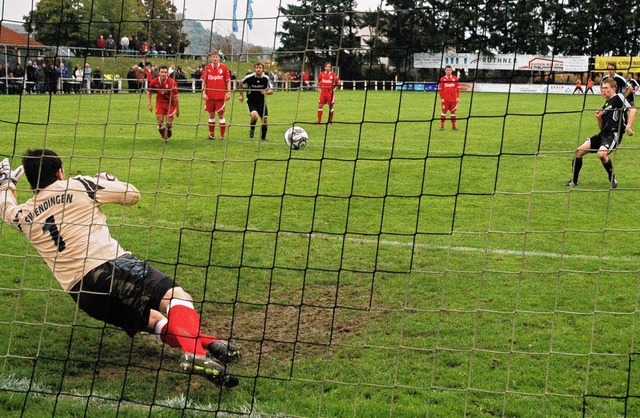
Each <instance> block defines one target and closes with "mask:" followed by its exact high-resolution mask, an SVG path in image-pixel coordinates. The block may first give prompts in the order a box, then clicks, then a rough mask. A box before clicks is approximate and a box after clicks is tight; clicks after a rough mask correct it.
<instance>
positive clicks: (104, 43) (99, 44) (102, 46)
mask: <svg viewBox="0 0 640 418" xmlns="http://www.w3.org/2000/svg"><path fill="white" fill-rule="evenodd" d="M96 46H97V47H98V48H100V50H101V51H100V55H101V56H103V57H104V49H105V48H106V47H107V40H106V39H104V36H103V35H100V37H99V38H98V42H96Z"/></svg>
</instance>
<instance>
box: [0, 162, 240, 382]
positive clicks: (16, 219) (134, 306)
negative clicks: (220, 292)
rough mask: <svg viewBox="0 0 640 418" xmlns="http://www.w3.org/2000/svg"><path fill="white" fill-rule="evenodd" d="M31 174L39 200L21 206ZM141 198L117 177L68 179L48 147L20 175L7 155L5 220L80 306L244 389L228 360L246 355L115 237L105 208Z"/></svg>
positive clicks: (3, 167) (1, 195)
mask: <svg viewBox="0 0 640 418" xmlns="http://www.w3.org/2000/svg"><path fill="white" fill-rule="evenodd" d="M23 175H24V176H26V178H27V180H28V182H29V184H30V186H31V189H32V191H33V193H34V195H33V196H32V197H31V198H29V199H28V200H27V201H26V202H24V203H23V204H18V202H17V192H16V184H17V183H18V181H19V180H20V178H21V177H22V176H23ZM140 197H141V196H140V192H139V191H138V189H137V188H136V187H135V186H133V185H132V184H129V183H126V182H123V181H120V180H118V179H117V178H116V177H115V176H113V175H112V174H109V173H98V174H96V175H95V176H75V177H72V178H69V179H67V178H66V176H65V171H64V168H63V166H62V159H61V158H60V157H59V156H58V155H57V154H56V153H55V152H53V151H51V150H47V149H36V150H28V151H27V152H26V153H25V155H24V157H23V158H22V165H21V166H20V167H18V168H16V169H15V170H12V169H11V166H10V164H9V160H8V159H6V158H5V159H4V160H2V162H1V163H0V216H2V219H3V221H4V222H5V223H7V224H8V225H10V226H12V227H13V228H15V229H17V230H19V231H20V232H22V234H24V235H25V236H26V238H27V239H28V240H29V242H30V243H31V244H32V245H33V246H34V247H35V249H36V250H37V251H38V253H39V254H40V255H41V256H42V258H43V259H44V261H45V262H46V263H47V265H48V266H49V268H50V269H51V272H52V273H53V275H54V276H55V278H56V279H57V280H58V282H59V283H60V286H62V288H63V289H64V290H65V291H66V292H68V293H69V295H70V296H71V297H72V298H73V300H74V301H75V302H76V303H77V304H78V307H79V308H80V309H82V310H83V311H85V312H86V313H87V314H88V315H90V316H91V317H93V318H95V319H97V320H99V321H104V322H105V323H108V324H112V325H115V326H116V327H119V328H122V329H123V330H124V331H126V333H127V334H128V335H129V336H130V337H133V336H134V335H135V334H136V333H138V332H139V331H145V330H146V331H149V332H150V333H153V334H155V335H156V337H157V338H158V339H159V340H160V341H162V342H163V343H165V344H167V345H169V346H171V347H176V348H179V349H181V350H182V352H183V354H182V355H181V356H180V359H179V363H180V367H181V368H182V370H183V371H185V372H187V373H195V374H200V375H203V376H205V377H206V378H208V379H209V380H211V381H213V382H214V383H216V384H218V385H222V386H227V387H233V386H236V385H237V384H238V383H239V381H238V378H237V377H236V376H235V375H233V374H231V373H229V372H228V371H227V363H229V362H230V361H233V360H236V359H238V358H239V356H240V350H239V349H238V348H237V347H236V346H234V345H233V344H232V343H230V342H229V341H226V340H221V339H218V338H216V337H214V336H211V335H206V334H204V333H202V331H201V329H200V316H199V315H198V312H197V311H196V310H195V309H194V305H193V301H192V299H191V296H190V295H189V294H188V293H187V292H186V291H184V290H183V289H182V288H181V287H180V286H179V285H178V284H177V283H175V282H174V280H173V279H172V278H170V277H169V276H167V275H166V274H164V273H162V272H161V271H159V270H157V269H156V268H154V267H152V266H150V265H148V264H147V263H146V262H144V261H142V260H139V259H138V258H136V257H134V256H133V255H131V254H130V253H129V252H128V251H126V250H124V249H123V248H122V247H121V246H120V244H119V243H118V241H116V240H115V239H114V238H113V237H112V236H111V234H110V232H109V227H108V226H107V218H106V215H105V214H104V212H103V211H102V210H101V205H103V204H118V205H124V206H129V205H135V204H136V203H138V202H139V200H140ZM3 240H4V239H3ZM165 314H166V316H165Z"/></svg>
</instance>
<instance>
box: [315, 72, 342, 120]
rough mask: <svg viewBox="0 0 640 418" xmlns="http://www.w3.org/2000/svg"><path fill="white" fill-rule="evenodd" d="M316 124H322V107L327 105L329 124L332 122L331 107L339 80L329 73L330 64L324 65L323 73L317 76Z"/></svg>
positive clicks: (332, 73)
mask: <svg viewBox="0 0 640 418" xmlns="http://www.w3.org/2000/svg"><path fill="white" fill-rule="evenodd" d="M317 86H318V91H319V92H320V98H319V99H318V123H322V111H323V108H324V105H329V123H332V122H333V105H334V104H335V103H336V96H335V91H336V90H337V89H338V87H339V86H340V78H338V76H337V75H336V73H334V72H333V71H331V63H330V62H325V63H324V71H323V72H321V73H320V74H318V84H317Z"/></svg>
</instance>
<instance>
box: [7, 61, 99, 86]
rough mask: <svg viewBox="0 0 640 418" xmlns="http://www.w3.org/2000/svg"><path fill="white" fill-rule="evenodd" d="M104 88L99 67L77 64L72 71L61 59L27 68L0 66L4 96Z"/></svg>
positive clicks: (37, 62)
mask: <svg viewBox="0 0 640 418" xmlns="http://www.w3.org/2000/svg"><path fill="white" fill-rule="evenodd" d="M103 88H104V85H103V79H102V71H101V70H100V67H99V66H96V68H95V69H93V68H91V64H89V63H86V64H85V65H84V68H83V67H82V66H81V65H80V64H77V65H76V66H75V67H74V68H73V69H72V70H71V71H69V69H68V68H67V67H66V65H65V63H64V62H63V61H62V60H61V59H58V60H48V59H42V60H40V61H38V60H33V61H27V66H26V68H25V69H23V68H22V66H21V65H20V63H17V64H15V65H14V66H13V67H10V66H9V67H7V68H4V67H3V66H2V64H0V94H2V93H8V94H21V93H23V92H24V93H28V94H44V93H50V94H56V93H65V94H70V93H76V94H77V93H80V92H87V93H89V92H92V91H94V92H102V91H103Z"/></svg>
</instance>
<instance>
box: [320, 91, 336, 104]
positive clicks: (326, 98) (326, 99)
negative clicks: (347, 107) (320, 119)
mask: <svg viewBox="0 0 640 418" xmlns="http://www.w3.org/2000/svg"><path fill="white" fill-rule="evenodd" d="M318 104H319V105H320V106H324V105H333V104H336V96H335V94H321V95H320V98H319V99H318Z"/></svg>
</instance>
